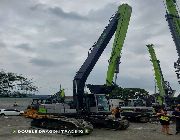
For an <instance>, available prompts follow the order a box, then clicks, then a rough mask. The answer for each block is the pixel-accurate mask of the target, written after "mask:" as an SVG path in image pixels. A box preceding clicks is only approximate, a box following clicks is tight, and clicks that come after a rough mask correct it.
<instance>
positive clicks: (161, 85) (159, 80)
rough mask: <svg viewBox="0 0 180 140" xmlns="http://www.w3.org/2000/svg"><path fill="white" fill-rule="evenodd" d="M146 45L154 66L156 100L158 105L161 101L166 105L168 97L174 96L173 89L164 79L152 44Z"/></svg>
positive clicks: (161, 103)
mask: <svg viewBox="0 0 180 140" xmlns="http://www.w3.org/2000/svg"><path fill="white" fill-rule="evenodd" d="M147 47H148V51H149V54H150V57H151V62H152V64H153V68H154V73H155V80H156V84H157V87H158V90H159V94H158V95H157V102H158V103H159V105H163V103H165V104H166V105H168V104H169V103H168V99H169V98H170V97H173V96H174V93H175V91H174V90H173V89H172V88H171V86H170V84H169V82H168V81H165V80H164V77H163V74H162V70H161V67H160V61H159V60H158V59H157V57H156V54H155V51H154V48H153V47H154V45H153V44H149V45H147Z"/></svg>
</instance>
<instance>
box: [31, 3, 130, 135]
mask: <svg viewBox="0 0 180 140" xmlns="http://www.w3.org/2000/svg"><path fill="white" fill-rule="evenodd" d="M131 12H132V8H131V7H130V6H129V5H128V4H122V5H120V6H119V8H118V11H117V12H116V13H115V15H113V16H112V17H111V19H110V22H109V24H108V25H107V26H106V27H105V29H104V31H103V33H102V34H101V36H100V37H99V39H98V41H97V42H96V43H95V44H94V45H93V46H92V48H91V49H90V52H89V53H88V57H87V59H86V60H85V62H84V63H83V65H82V66H81V68H80V69H79V71H78V72H77V73H76V75H75V77H74V80H73V104H71V105H68V104H65V103H63V104H61V103H59V104H43V103H41V104H39V106H38V111H37V114H36V115H35V116H36V117H32V118H33V121H32V122H31V125H32V126H33V127H38V128H45V129H56V130H57V129H64V128H68V129H75V130H82V131H83V132H84V133H83V134H89V133H91V132H92V130H93V127H101V128H109V129H116V130H121V129H126V128H128V127H129V122H128V121H127V120H126V119H123V118H119V119H116V118H113V117H109V115H110V114H111V112H110V109H109V104H108V100H107V98H106V93H102V92H101V93H95V92H93V93H86V92H85V91H84V88H85V86H86V84H85V83H86V80H87V78H88V76H89V74H90V73H91V71H92V70H93V68H94V66H95V64H96V62H97V61H98V59H99V58H100V56H101V54H102V53H103V51H104V49H105V48H106V46H107V44H108V43H109V41H110V39H111V38H112V36H113V35H114V33H115V32H116V34H115V39H114V41H115V42H114V44H113V52H112V53H114V54H115V55H119V54H120V53H119V52H120V51H121V48H122V46H123V43H124V40H125V36H126V33H127V30H128V25H129V21H130V17H131ZM115 46H116V47H115ZM115 52H118V53H115ZM114 58H117V56H116V57H114ZM118 58H120V56H119V57H118ZM112 62H113V63H112ZM117 62H119V59H118V60H114V59H113V57H112V58H111V59H110V64H111V65H109V67H111V68H110V71H109V73H112V75H114V71H115V67H114V66H115V65H114V63H117ZM109 75H110V74H109ZM108 77H109V78H108V79H112V77H113V76H108ZM111 81H112V80H111ZM108 83H109V81H107V84H108ZM109 85H111V83H110V84H109ZM32 116H33V115H32ZM91 124H92V125H93V126H92V125H91ZM82 131H76V132H82ZM78 134H79V133H78Z"/></svg>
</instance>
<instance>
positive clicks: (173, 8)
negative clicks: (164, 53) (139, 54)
mask: <svg viewBox="0 0 180 140" xmlns="http://www.w3.org/2000/svg"><path fill="white" fill-rule="evenodd" d="M165 6H166V20H167V21H168V25H169V29H170V31H171V34H172V37H173V40H174V43H175V46H176V50H177V53H178V57H179V58H178V60H177V62H175V63H174V68H175V69H176V70H175V72H176V75H177V78H178V79H180V16H179V12H178V5H177V2H176V0H165ZM178 82H179V84H180V80H179V81H178Z"/></svg>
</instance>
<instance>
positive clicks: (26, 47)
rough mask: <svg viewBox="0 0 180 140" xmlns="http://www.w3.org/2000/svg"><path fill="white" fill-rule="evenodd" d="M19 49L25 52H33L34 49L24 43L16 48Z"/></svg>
mask: <svg viewBox="0 0 180 140" xmlns="http://www.w3.org/2000/svg"><path fill="white" fill-rule="evenodd" d="M15 47H16V48H17V49H22V50H24V51H32V50H33V48H32V47H31V46H30V45H29V44H26V43H23V44H19V45H17V46H15Z"/></svg>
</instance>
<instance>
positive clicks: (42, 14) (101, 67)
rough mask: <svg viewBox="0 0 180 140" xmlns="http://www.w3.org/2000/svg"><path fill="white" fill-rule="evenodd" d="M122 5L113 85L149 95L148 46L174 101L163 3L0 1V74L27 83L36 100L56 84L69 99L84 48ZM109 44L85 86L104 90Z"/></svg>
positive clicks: (172, 51) (136, 0)
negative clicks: (125, 15) (126, 14)
mask: <svg viewBox="0 0 180 140" xmlns="http://www.w3.org/2000/svg"><path fill="white" fill-rule="evenodd" d="M177 1H178V4H179V6H180V1H179V0H177ZM122 3H128V4H129V5H131V6H132V16H131V21H130V25H129V28H128V32H127V36H126V40H125V43H124V46H123V50H122V58H121V64H120V73H119V75H118V80H117V83H118V85H120V86H122V87H128V88H144V89H146V90H147V91H149V92H150V93H154V71H153V67H152V64H151V62H150V61H149V60H150V57H149V54H148V50H147V47H146V44H151V43H153V44H154V45H155V46H156V47H155V51H156V54H157V58H158V59H159V60H160V64H161V68H162V71H163V74H164V78H165V80H167V81H169V82H170V84H171V86H172V87H173V89H175V90H176V91H177V93H176V95H177V94H178V93H179V92H180V86H179V84H178V82H177V78H176V74H175V72H174V71H175V70H174V67H173V63H174V62H175V61H176V60H177V56H178V55H177V53H176V48H175V45H174V42H173V39H172V37H171V33H170V30H169V27H168V24H167V21H166V19H165V7H164V5H163V0H0V52H1V54H0V69H3V70H5V71H7V72H15V73H19V74H23V75H24V76H26V77H29V78H33V79H34V81H35V84H37V86H39V94H53V93H54V92H56V91H57V90H58V89H59V84H61V85H62V87H63V88H65V89H66V90H65V92H66V95H72V80H73V78H74V76H75V74H76V72H77V71H78V70H79V68H80V66H81V65H82V64H83V62H84V61H85V59H86V57H87V55H88V50H89V48H90V47H91V46H92V45H93V44H94V42H96V41H97V39H98V38H99V36H100V34H101V33H102V31H103V30H104V27H105V26H106V25H107V24H108V22H109V19H110V17H111V16H112V15H113V14H114V13H115V11H117V8H118V6H119V5H120V4H122ZM113 39H114V37H113V38H112V39H111V42H110V43H109V44H108V46H107V48H106V49H105V51H104V52H103V54H102V56H101V57H100V59H99V61H98V62H97V64H96V66H95V68H94V69H93V71H92V72H91V74H90V76H89V78H88V80H87V83H89V84H105V79H106V72H107V67H108V59H109V58H110V53H111V49H112V42H113Z"/></svg>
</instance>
